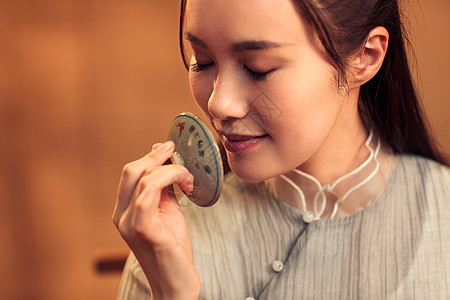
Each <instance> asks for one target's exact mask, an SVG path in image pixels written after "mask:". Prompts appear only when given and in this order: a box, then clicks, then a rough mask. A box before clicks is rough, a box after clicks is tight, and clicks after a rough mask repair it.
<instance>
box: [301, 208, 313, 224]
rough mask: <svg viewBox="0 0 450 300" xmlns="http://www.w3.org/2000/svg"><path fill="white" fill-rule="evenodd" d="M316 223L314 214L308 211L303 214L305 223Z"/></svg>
mask: <svg viewBox="0 0 450 300" xmlns="http://www.w3.org/2000/svg"><path fill="white" fill-rule="evenodd" d="M312 221H314V214H313V213H312V212H310V211H307V212H305V213H304V214H303V222H305V223H311V222H312Z"/></svg>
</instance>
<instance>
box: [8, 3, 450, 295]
mask: <svg viewBox="0 0 450 300" xmlns="http://www.w3.org/2000/svg"><path fill="white" fill-rule="evenodd" d="M424 2H425V1H424ZM412 4H413V7H414V17H412V18H411V19H410V21H411V26H412V27H411V28H412V30H413V31H414V33H415V35H416V39H415V42H414V43H415V44H416V46H417V55H418V62H419V69H420V71H421V72H422V78H421V79H422V84H421V85H420V89H421V93H422V95H423V97H424V99H425V107H426V110H427V113H428V115H429V117H430V119H431V122H432V126H433V129H434V130H435V134H436V136H437V137H438V138H439V141H440V142H441V144H442V145H443V149H444V150H446V152H447V153H450V131H449V130H448V129H449V128H450V104H449V103H450V89H449V82H450V59H448V55H449V54H450V42H449V40H448V39H447V37H448V31H447V30H448V28H450V18H449V16H450V14H449V13H448V12H449V11H450V4H449V2H448V1H446V0H427V1H426V3H422V4H421V5H422V7H421V8H419V4H418V2H412ZM177 22H178V1H156V0H129V1H118V0H96V1H92V0H53V1H52V0H40V1H32V0H0V41H1V46H0V163H1V167H0V253H1V258H0V299H24V300H25V299H26V300H29V299H36V300H40V299H46V300H53V299H55V300H56V299H65V300H70V299H87V300H89V299H113V298H114V297H115V294H116V291H117V285H118V281H119V274H118V273H112V274H106V275H101V274H99V273H97V272H96V271H95V268H94V266H93V261H94V258H95V255H96V253H97V251H99V250H102V249H111V250H115V249H118V250H120V249H126V246H125V244H124V243H123V242H122V241H121V239H120V237H119V235H118V234H117V233H116V231H115V229H114V227H113V225H112V222H111V213H112V210H113V206H114V201H115V193H116V186H117V182H118V179H119V176H120V171H121V168H122V165H123V164H125V163H126V162H128V161H131V160H134V159H136V158H138V157H140V156H141V155H143V154H145V153H146V151H148V150H149V149H150V147H151V145H152V144H153V143H155V142H158V141H162V140H165V138H166V134H167V128H168V125H169V124H170V121H171V119H172V117H173V116H174V115H175V114H177V113H179V112H182V111H186V110H189V111H194V112H195V113H199V110H198V109H197V108H196V106H195V105H194V103H193V100H192V97H191V95H190V91H189V86H188V82H187V76H186V72H185V71H184V68H183V65H182V62H181V59H180V55H179V50H178V36H177V30H178V28H177V26H178V25H177Z"/></svg>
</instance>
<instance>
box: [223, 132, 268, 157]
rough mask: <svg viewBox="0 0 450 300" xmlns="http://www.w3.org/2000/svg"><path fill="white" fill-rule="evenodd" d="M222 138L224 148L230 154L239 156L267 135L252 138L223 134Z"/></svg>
mask: <svg viewBox="0 0 450 300" xmlns="http://www.w3.org/2000/svg"><path fill="white" fill-rule="evenodd" d="M223 136H224V146H225V148H226V149H227V150H228V151H230V152H233V153H236V154H240V153H242V152H244V151H247V150H249V149H251V148H253V147H255V146H256V145H258V144H259V143H260V142H262V141H263V140H264V139H265V138H266V137H267V136H268V135H261V136H253V135H239V134H224V135H223Z"/></svg>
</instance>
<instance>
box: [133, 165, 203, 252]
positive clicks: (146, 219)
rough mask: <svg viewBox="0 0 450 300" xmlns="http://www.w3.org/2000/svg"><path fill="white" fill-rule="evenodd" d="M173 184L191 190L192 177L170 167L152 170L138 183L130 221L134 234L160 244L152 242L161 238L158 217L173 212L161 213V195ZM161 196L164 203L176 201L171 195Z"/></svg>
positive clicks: (179, 169) (177, 167) (176, 167)
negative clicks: (137, 191)
mask: <svg viewBox="0 0 450 300" xmlns="http://www.w3.org/2000/svg"><path fill="white" fill-rule="evenodd" d="M174 183H177V184H179V185H183V186H184V187H185V188H186V189H188V190H192V189H193V183H194V177H193V176H192V174H190V173H189V172H188V171H187V170H186V169H185V168H184V167H182V166H177V165H171V166H165V167H159V168H154V169H153V170H152V171H151V172H149V174H146V175H145V176H144V177H143V178H142V180H141V181H140V183H139V187H138V190H139V191H140V193H139V196H138V197H137V199H136V202H135V204H134V213H133V217H132V221H131V224H132V227H133V230H134V232H135V233H136V234H138V235H139V236H140V238H143V239H145V240H147V241H150V242H152V243H158V242H161V241H157V240H154V238H155V237H161V236H160V235H161V230H162V228H161V227H160V226H162V224H161V223H160V220H161V218H160V217H159V215H160V214H161V213H163V214H171V213H172V212H173V211H161V207H160V201H161V195H162V191H163V190H164V191H166V187H167V186H170V185H172V184H174ZM163 196H164V197H163V198H165V199H166V201H167V200H168V201H170V202H171V201H176V199H175V197H174V196H173V195H170V196H169V195H168V194H167V192H166V193H165V194H164V195H163ZM167 198H169V199H167ZM172 207H175V206H172ZM158 220H159V221H158ZM152 222H153V223H152ZM150 223H152V224H150ZM155 226H156V227H157V228H155Z"/></svg>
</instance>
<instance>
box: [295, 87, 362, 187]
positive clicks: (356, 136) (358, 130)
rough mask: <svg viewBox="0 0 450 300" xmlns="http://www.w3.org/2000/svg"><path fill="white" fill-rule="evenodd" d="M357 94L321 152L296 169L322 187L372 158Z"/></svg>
mask: <svg viewBox="0 0 450 300" xmlns="http://www.w3.org/2000/svg"><path fill="white" fill-rule="evenodd" d="M357 95H358V91H350V92H349V99H348V101H347V102H346V104H344V105H343V107H342V109H341V112H340V116H339V118H338V120H337V122H336V124H335V125H334V127H333V129H332V130H331V132H330V133H329V135H328V136H327V138H326V139H325V141H324V143H323V144H322V145H321V147H320V148H319V150H318V151H317V152H316V153H315V154H314V155H313V156H312V157H310V158H309V159H308V160H307V161H306V162H304V163H303V164H302V165H300V166H298V167H297V169H298V170H301V171H303V172H305V173H308V174H310V175H312V176H314V177H315V178H316V179H317V180H319V182H320V183H321V184H323V185H326V184H329V183H331V182H333V181H335V180H336V179H337V178H339V177H341V176H342V175H344V174H346V173H348V172H350V171H351V170H353V169H355V168H356V167H357V166H358V165H359V164H360V163H361V162H362V161H364V160H365V159H366V158H367V157H368V156H369V151H368V149H367V148H366V147H365V145H364V143H365V141H366V139H367V136H368V132H367V130H366V128H365V127H364V124H363V122H362V120H361V117H360V115H359V112H358V108H357Z"/></svg>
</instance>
